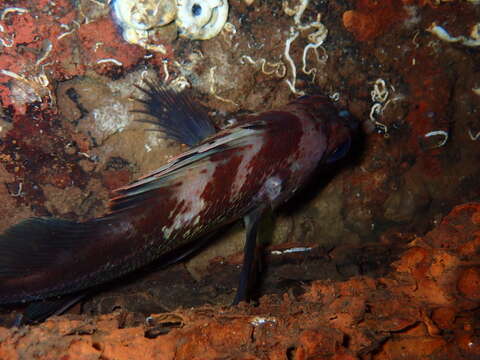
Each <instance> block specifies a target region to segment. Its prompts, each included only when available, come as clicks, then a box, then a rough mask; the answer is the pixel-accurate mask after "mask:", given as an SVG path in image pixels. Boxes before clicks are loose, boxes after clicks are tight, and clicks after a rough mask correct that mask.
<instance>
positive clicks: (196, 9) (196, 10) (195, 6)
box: [192, 4, 202, 16]
mask: <svg viewBox="0 0 480 360" xmlns="http://www.w3.org/2000/svg"><path fill="white" fill-rule="evenodd" d="M201 14H202V7H201V6H200V5H198V4H193V6H192V15H193V16H200V15H201Z"/></svg>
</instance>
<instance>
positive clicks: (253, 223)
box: [233, 206, 267, 305]
mask: <svg viewBox="0 0 480 360" xmlns="http://www.w3.org/2000/svg"><path fill="white" fill-rule="evenodd" d="M266 208H267V207H266V206H261V207H258V208H256V209H254V210H252V211H251V212H250V213H248V214H247V215H245V216H244V218H243V221H244V223H245V230H246V239H245V247H244V250H243V266H242V271H241V273H240V281H239V283H238V289H237V294H236V295H235V299H234V300H233V305H237V304H238V303H239V302H241V301H248V300H249V293H250V289H251V287H252V285H253V270H254V268H255V264H256V262H257V261H258V259H257V258H256V256H255V250H256V245H257V235H258V228H259V224H260V222H261V219H262V217H263V215H264V213H265V210H266Z"/></svg>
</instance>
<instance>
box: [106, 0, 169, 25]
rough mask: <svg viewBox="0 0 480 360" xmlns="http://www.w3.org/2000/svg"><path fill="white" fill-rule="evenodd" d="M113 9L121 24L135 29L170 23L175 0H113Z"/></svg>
mask: <svg viewBox="0 0 480 360" xmlns="http://www.w3.org/2000/svg"><path fill="white" fill-rule="evenodd" d="M113 10H114V12H115V16H116V18H117V19H118V20H119V21H120V22H121V23H123V25H126V26H129V27H133V28H135V29H137V30H149V29H152V28H154V27H158V26H163V25H166V24H168V23H171V22H172V21H173V20H174V19H175V14H176V12H177V8H176V6H175V0H115V2H114V3H113ZM120 25H122V24H120Z"/></svg>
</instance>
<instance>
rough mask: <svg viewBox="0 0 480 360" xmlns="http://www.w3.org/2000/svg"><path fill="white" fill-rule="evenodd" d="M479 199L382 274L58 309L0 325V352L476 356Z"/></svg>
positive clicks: (479, 352) (16, 355)
mask: <svg viewBox="0 0 480 360" xmlns="http://www.w3.org/2000/svg"><path fill="white" fill-rule="evenodd" d="M479 254H480V203H467V204H464V205H459V206H456V207H455V208H454V209H453V210H452V211H451V212H450V214H449V215H447V216H446V217H445V218H444V219H443V220H442V221H441V222H440V223H439V224H438V225H437V226H436V227H435V228H434V229H433V230H432V231H430V232H429V233H427V234H426V235H425V236H424V237H423V238H416V239H415V240H414V241H412V242H411V243H410V244H409V245H408V247H407V248H406V249H405V251H404V252H403V253H402V255H401V256H400V258H399V259H398V260H397V261H395V262H394V263H393V264H392V266H393V270H392V271H391V272H390V273H389V274H388V275H386V276H385V277H381V278H377V279H375V278H370V277H366V276H356V277H352V278H351V279H349V280H348V281H338V282H335V281H331V280H325V281H315V282H313V283H312V284H311V285H309V286H308V287H306V289H305V290H306V291H305V293H303V294H302V295H299V296H295V295H293V294H292V293H289V294H284V295H283V296H281V297H280V296H274V295H269V296H265V297H263V298H262V299H261V300H260V303H259V305H258V306H253V305H246V304H244V305H241V306H238V307H219V306H217V307H212V306H202V307H198V308H191V309H177V310H175V311H172V312H169V313H163V314H157V315H152V316H150V317H148V318H147V319H146V320H145V319H143V318H141V317H140V318H139V317H138V315H135V314H132V313H126V312H124V311H123V312H122V311H117V312H114V313H111V314H107V315H101V316H94V317H89V316H84V315H64V316H60V317H54V318H51V319H50V320H48V321H46V322H45V323H43V324H40V325H36V326H27V327H23V328H20V329H18V328H12V329H7V328H0V358H1V359H10V360H16V359H133V358H135V359H218V358H232V359H265V358H268V359H296V360H300V359H336V360H339V359H344V360H347V359H349V360H350V359H352V360H353V359H364V358H372V356H373V358H374V359H404V358H409V359H427V358H428V359H447V358H448V359H474V358H477V359H478V357H479V356H480V336H479V335H480V320H479V319H480V309H479V306H478V304H479V300H480V261H479V260H480V256H479Z"/></svg>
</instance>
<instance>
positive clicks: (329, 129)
mask: <svg viewBox="0 0 480 360" xmlns="http://www.w3.org/2000/svg"><path fill="white" fill-rule="evenodd" d="M295 103H297V104H299V105H301V106H302V107H304V108H305V109H306V110H307V111H308V113H309V114H310V115H311V116H312V118H313V119H314V120H315V121H316V122H317V123H318V124H319V125H321V126H322V131H323V132H324V134H325V135H326V139H327V147H326V149H325V152H324V155H323V162H324V163H332V162H335V161H337V160H340V159H341V158H343V157H344V156H345V155H346V154H347V153H348V151H349V150H350V147H351V144H352V138H353V136H354V134H355V133H356V132H357V129H358V121H357V120H356V119H355V118H354V117H353V116H352V115H351V114H350V112H349V111H348V110H345V109H342V110H338V109H337V108H336V107H335V106H334V105H333V103H332V101H331V100H330V99H329V98H328V97H326V96H322V95H306V96H301V97H299V98H297V99H296V100H295Z"/></svg>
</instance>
